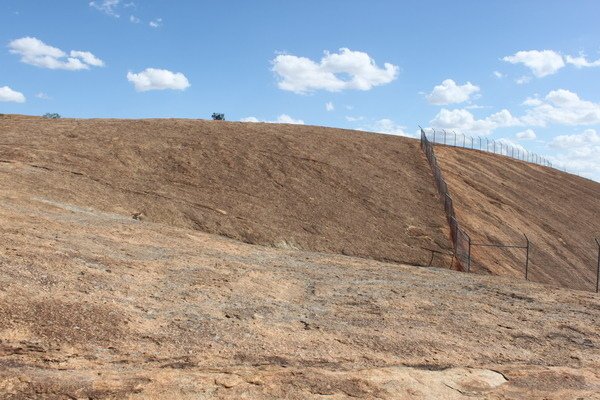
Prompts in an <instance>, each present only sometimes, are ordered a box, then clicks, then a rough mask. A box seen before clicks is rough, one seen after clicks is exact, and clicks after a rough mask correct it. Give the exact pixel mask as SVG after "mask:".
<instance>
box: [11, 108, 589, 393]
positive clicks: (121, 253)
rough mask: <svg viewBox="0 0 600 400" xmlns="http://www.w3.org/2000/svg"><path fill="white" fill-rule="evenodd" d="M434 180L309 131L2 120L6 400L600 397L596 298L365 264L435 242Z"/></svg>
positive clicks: (392, 148)
mask: <svg viewBox="0 0 600 400" xmlns="http://www.w3.org/2000/svg"><path fill="white" fill-rule="evenodd" d="M428 168H429V167H428V166H427V165H426V163H425V161H424V159H423V157H422V155H421V153H420V150H419V149H418V148H417V143H416V142H414V141H411V140H408V139H407V140H404V139H399V138H388V137H381V136H379V135H369V134H364V133H357V132H348V131H337V130H336V131H331V130H329V131H328V130H325V129H322V128H316V127H291V126H265V125H249V126H248V125H242V124H235V123H233V124H227V123H225V124H221V123H213V122H207V121H204V122H202V121H200V122H199V121H102V120H98V121H96V120H91V121H77V120H58V121H42V120H40V119H36V118H27V117H3V118H0V188H1V190H0V239H1V241H0V398H7V399H31V398H33V399H45V398H51V399H55V398H58V399H72V398H77V399H79V398H93V399H103V398H111V399H123V398H130V399H142V398H144V399H146V398H150V399H151V398H156V399H165V398H167V399H170V398H173V399H198V398H230V399H239V398H253V399H254V398H256V399H278V398H289V399H311V398H315V399H317V398H333V399H341V398H351V397H353V398H367V399H371V398H384V399H397V398H401V399H402V398H415V399H462V398H464V399H466V398H469V399H473V398H492V399H522V398H528V399H529V398H532V399H536V398H539V399H552V398H555V399H561V400H564V399H570V398H586V399H588V398H594V396H596V398H597V396H598V395H597V393H598V392H599V390H600V375H599V373H598V371H599V370H600V369H599V367H600V331H599V330H598V327H599V326H600V325H599V324H600V298H599V297H598V296H597V295H595V294H593V293H589V292H577V291H569V290H563V289H557V288H553V287H546V286H542V285H538V284H533V283H528V282H524V281H522V280H514V279H510V278H502V277H491V276H481V275H473V274H463V273H457V272H453V271H449V270H445V269H435V268H418V267H415V266H408V265H404V264H394V263H385V262H381V261H375V260H373V258H378V259H380V260H381V259H391V260H396V261H405V262H408V261H411V262H414V263H415V264H426V263H427V262H429V256H430V253H428V252H427V251H424V250H423V248H424V247H425V248H434V249H438V250H441V251H448V250H449V241H448V237H447V228H446V222H445V220H444V216H443V211H442V209H441V206H440V205H439V203H438V202H437V197H436V194H435V192H434V189H433V186H432V185H430V184H429V183H430V179H431V176H430V171H429V169H428ZM203 230H205V231H208V232H212V233H219V234H222V235H227V236H230V237H232V238H235V239H241V240H243V241H246V242H252V243H254V244H248V243H243V242H242V241H240V240H233V239H231V238H225V237H223V236H217V235H213V234H210V233H206V232H203ZM257 243H258V244H266V245H269V246H267V247H263V246H259V245H257ZM302 249H303V250H302ZM307 249H310V250H313V251H314V252H309V251H307ZM316 251H322V252H316ZM334 253H345V254H349V255H354V256H357V255H358V256H363V257H368V258H371V259H365V258H357V257H351V256H344V255H342V254H334ZM445 261H448V260H444V259H436V260H434V265H435V264H436V263H437V265H444V264H445Z"/></svg>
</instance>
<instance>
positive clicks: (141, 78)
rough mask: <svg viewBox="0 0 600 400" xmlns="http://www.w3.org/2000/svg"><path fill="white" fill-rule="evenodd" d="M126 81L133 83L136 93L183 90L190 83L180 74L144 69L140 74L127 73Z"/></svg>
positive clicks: (164, 70)
mask: <svg viewBox="0 0 600 400" xmlns="http://www.w3.org/2000/svg"><path fill="white" fill-rule="evenodd" d="M127 80H128V81H129V82H131V83H133V86H134V87H135V90H137V91H138V92H147V91H149V90H165V89H172V90H185V89H187V88H188V87H190V82H189V81H188V79H187V78H186V77H185V75H184V74H182V73H181V72H171V71H169V70H166V69H157V68H146V69H145V70H143V71H142V72H139V73H137V74H134V73H132V72H128V73H127Z"/></svg>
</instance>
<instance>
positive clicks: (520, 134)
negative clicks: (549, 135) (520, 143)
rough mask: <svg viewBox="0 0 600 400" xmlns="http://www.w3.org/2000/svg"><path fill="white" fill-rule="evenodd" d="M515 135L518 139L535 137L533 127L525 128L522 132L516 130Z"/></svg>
mask: <svg viewBox="0 0 600 400" xmlns="http://www.w3.org/2000/svg"><path fill="white" fill-rule="evenodd" d="M515 136H516V138H517V139H519V140H533V139H535V138H536V137H537V136H536V134H535V132H534V130H533V129H525V130H524V131H522V132H518V133H517V134H516V135H515Z"/></svg>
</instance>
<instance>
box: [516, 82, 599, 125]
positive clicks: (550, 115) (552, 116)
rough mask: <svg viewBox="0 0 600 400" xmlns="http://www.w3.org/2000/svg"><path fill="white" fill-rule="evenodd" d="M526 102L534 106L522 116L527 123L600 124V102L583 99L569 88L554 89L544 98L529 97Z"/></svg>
mask: <svg viewBox="0 0 600 400" xmlns="http://www.w3.org/2000/svg"><path fill="white" fill-rule="evenodd" d="M526 102H528V104H529V105H532V106H533V107H532V108H530V109H529V110H527V112H526V114H525V115H524V116H523V117H521V120H522V121H523V122H524V123H525V124H527V125H534V126H546V125H549V124H558V125H594V124H600V103H593V102H591V101H587V100H583V99H581V98H579V96H578V95H577V94H576V93H573V92H571V91H569V90H565V89H558V90H553V91H551V92H549V93H548V94H547V95H546V97H544V99H543V100H541V99H528V100H526Z"/></svg>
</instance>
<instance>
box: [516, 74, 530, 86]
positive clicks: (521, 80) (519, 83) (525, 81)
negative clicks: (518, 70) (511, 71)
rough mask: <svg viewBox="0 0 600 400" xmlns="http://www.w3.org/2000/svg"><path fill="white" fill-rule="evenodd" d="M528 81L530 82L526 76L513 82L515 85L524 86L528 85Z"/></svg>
mask: <svg viewBox="0 0 600 400" xmlns="http://www.w3.org/2000/svg"><path fill="white" fill-rule="evenodd" d="M530 81H531V77H530V76H527V75H523V76H521V77H518V78H517V79H515V82H516V83H517V85H524V84H526V83H529V82H530Z"/></svg>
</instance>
